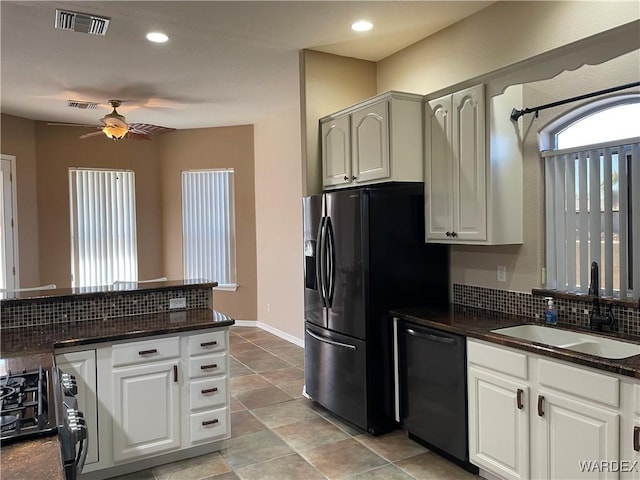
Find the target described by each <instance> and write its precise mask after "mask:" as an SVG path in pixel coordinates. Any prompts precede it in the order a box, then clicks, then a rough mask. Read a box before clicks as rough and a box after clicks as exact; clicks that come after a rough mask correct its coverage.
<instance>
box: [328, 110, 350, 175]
mask: <svg viewBox="0 0 640 480" xmlns="http://www.w3.org/2000/svg"><path fill="white" fill-rule="evenodd" d="M321 134H322V172H323V177H324V181H323V183H324V186H325V187H330V186H336V185H343V184H346V183H349V182H350V181H351V180H350V179H351V124H350V118H349V116H348V115H345V116H342V117H337V118H334V119H332V120H331V121H327V122H325V123H323V124H322V127H321Z"/></svg>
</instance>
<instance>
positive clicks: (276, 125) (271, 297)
mask: <svg viewBox="0 0 640 480" xmlns="http://www.w3.org/2000/svg"><path fill="white" fill-rule="evenodd" d="M299 112H300V105H299V102H295V103H292V104H291V105H289V106H288V107H286V108H283V109H282V110H281V111H279V112H277V113H276V114H274V115H272V116H270V117H268V118H264V119H262V120H261V121H260V122H258V123H256V125H255V146H256V158H255V161H256V165H255V178H256V232H257V252H258V264H257V266H258V269H257V270H258V321H259V322H261V323H263V324H266V325H269V326H270V327H273V328H275V329H277V330H278V331H279V332H283V333H285V334H287V335H290V336H292V337H294V338H296V339H298V340H300V341H302V339H303V338H304V312H303V309H304V305H303V298H302V293H303V286H302V285H303V278H302V277H303V272H302V182H301V180H302V168H301V167H302V165H301V162H300V151H301V149H302V145H301V142H300V116H299Z"/></svg>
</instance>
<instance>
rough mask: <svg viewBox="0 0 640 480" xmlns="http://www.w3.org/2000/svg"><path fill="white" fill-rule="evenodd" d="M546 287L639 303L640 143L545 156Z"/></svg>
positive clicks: (633, 141) (625, 142)
mask: <svg viewBox="0 0 640 480" xmlns="http://www.w3.org/2000/svg"><path fill="white" fill-rule="evenodd" d="M543 157H545V185H546V188H545V203H546V205H545V208H546V219H547V221H546V227H547V228H546V249H547V256H546V258H547V260H546V269H547V288H552V289H557V290H561V291H568V292H581V293H587V291H588V288H589V281H590V265H591V262H594V261H595V262H597V263H598V265H599V267H600V286H601V292H600V293H601V294H603V295H606V296H615V297H618V296H619V297H620V298H622V299H625V298H634V299H636V300H637V299H638V298H639V297H640V138H633V139H628V140H623V141H615V142H608V143H602V144H599V145H593V146H589V147H578V148H575V149H566V150H557V151H549V152H543Z"/></svg>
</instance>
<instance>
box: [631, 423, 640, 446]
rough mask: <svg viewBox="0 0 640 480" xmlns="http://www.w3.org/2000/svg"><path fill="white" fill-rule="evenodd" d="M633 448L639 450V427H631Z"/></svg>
mask: <svg viewBox="0 0 640 480" xmlns="http://www.w3.org/2000/svg"><path fill="white" fill-rule="evenodd" d="M633 449H634V450H635V451H636V452H640V427H633Z"/></svg>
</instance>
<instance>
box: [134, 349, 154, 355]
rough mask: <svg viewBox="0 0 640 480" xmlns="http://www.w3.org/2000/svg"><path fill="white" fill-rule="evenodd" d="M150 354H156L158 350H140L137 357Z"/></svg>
mask: <svg viewBox="0 0 640 480" xmlns="http://www.w3.org/2000/svg"><path fill="white" fill-rule="evenodd" d="M152 353H158V349H157V348H152V349H151V350H140V351H139V352H138V355H151V354H152Z"/></svg>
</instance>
